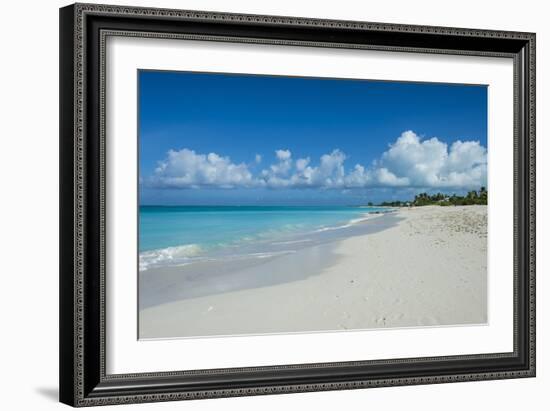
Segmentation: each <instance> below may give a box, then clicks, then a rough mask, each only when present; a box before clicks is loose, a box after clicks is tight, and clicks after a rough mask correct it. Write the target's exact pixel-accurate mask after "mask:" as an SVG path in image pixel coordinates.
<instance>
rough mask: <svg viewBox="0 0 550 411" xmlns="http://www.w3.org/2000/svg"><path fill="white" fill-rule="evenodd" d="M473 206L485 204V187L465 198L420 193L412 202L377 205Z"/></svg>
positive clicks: (392, 202)
mask: <svg viewBox="0 0 550 411" xmlns="http://www.w3.org/2000/svg"><path fill="white" fill-rule="evenodd" d="M474 204H478V205H480V204H485V205H486V204H487V189H486V188H485V187H481V188H480V189H479V191H475V190H473V191H469V192H468V194H466V195H465V196H458V195H456V194H453V195H447V194H442V193H437V194H432V195H429V194H428V193H420V194H417V195H415V196H414V200H412V201H384V202H383V203H380V204H379V205H380V206H383V207H405V206H416V207H421V206H426V205H440V206H458V205H474Z"/></svg>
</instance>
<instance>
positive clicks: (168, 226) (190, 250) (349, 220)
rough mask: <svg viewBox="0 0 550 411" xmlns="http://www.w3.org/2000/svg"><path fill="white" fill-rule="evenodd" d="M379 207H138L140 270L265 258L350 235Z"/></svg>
mask: <svg viewBox="0 0 550 411" xmlns="http://www.w3.org/2000/svg"><path fill="white" fill-rule="evenodd" d="M387 211H388V209H386V208H379V207H337V206H334V207H333V206H327V207H323V206H304V207H297V206H140V209H139V261H140V264H139V265H140V270H141V271H144V270H147V269H149V268H152V267H159V266H165V265H186V264H190V263H193V262H198V261H208V260H217V259H222V258H223V259H228V258H229V259H235V258H266V257H273V256H276V255H278V254H286V253H292V252H295V251H296V250H297V249H299V248H301V247H306V246H311V245H315V244H319V243H323V242H327V241H333V240H335V239H339V238H345V237H347V236H349V235H353V233H354V230H355V231H356V227H357V226H359V225H360V224H358V223H360V222H362V221H364V220H368V219H369V218H371V217H372V214H373V213H375V214H380V213H384V212H387Z"/></svg>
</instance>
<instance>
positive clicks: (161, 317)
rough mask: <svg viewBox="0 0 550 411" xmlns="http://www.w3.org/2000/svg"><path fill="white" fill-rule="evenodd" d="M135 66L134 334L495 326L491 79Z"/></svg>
mask: <svg viewBox="0 0 550 411" xmlns="http://www.w3.org/2000/svg"><path fill="white" fill-rule="evenodd" d="M138 80H139V81H138V93H139V99H138V102H139V106H138V130H139V136H138V137H139V170H138V171H139V182H138V185H139V205H138V207H139V208H138V209H139V224H138V226H139V238H138V244H139V250H138V256H137V263H136V275H137V281H138V307H136V309H137V310H138V338H139V339H143V340H146V339H165V338H193V337H194V338H198V337H216V336H218V337H220V336H224V337H225V336H239V335H261V334H285V333H311V332H344V331H357V330H371V329H384V328H386V329H389V328H402V327H434V326H440V327H442V326H461V325H480V326H481V325H486V324H487V321H488V311H487V221H488V216H487V213H488V211H487V201H488V196H489V195H490V194H489V190H488V179H487V156H488V148H487V86H485V85H474V84H443V83H417V82H399V81H391V82H390V81H374V80H362V79H336V78H312V77H292V76H267V75H249V74H229V73H202V72H176V71H155V70H140V71H139V73H138Z"/></svg>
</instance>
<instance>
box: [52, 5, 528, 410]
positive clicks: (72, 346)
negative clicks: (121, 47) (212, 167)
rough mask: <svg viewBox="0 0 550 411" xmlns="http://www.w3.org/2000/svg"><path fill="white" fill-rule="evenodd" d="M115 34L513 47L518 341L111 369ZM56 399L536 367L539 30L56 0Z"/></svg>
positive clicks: (338, 44)
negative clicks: (317, 358)
mask: <svg viewBox="0 0 550 411" xmlns="http://www.w3.org/2000/svg"><path fill="white" fill-rule="evenodd" d="M112 36H115V37H116V36H121V37H138V38H155V39H191V40H200V41H217V42H229V43H253V44H271V45H287V46H303V47H320V48H338V49H343V50H347V49H356V50H377V51H384V52H406V53H426V54H433V55H448V56H454V55H461V56H464V55H466V56H483V57H488V58H507V59H511V60H513V72H514V79H513V87H514V102H513V104H514V108H513V115H514V121H513V124H514V131H513V135H514V136H513V141H514V148H513V152H514V167H513V168H514V176H513V178H514V182H513V185H514V212H513V213H514V218H513V222H512V221H511V222H510V224H513V227H514V239H513V241H514V246H513V250H514V258H513V261H514V267H513V271H514V274H513V276H514V286H513V290H514V292H513V293H514V296H513V298H514V301H513V350H512V351H511V352H496V353H474V354H468V355H453V356H427V357H417V358H398V359H385V358H379V359H375V360H364V359H362V358H357V359H356V360H354V361H346V362H327V363H304V364H299V363H298V364H277V365H270V366H250V367H236V368H208V369H199V370H196V369H184V370H173V371H160V372H143V373H128V374H109V373H108V372H107V370H106V356H107V355H109V354H108V353H107V344H106V333H107V332H108V330H107V325H106V312H107V310H109V307H108V306H106V275H108V274H107V273H106V258H108V256H107V255H106V244H105V235H106V230H108V225H107V221H108V216H106V208H105V200H106V195H107V191H106V188H105V184H106V160H105V159H106V156H109V153H108V152H107V151H106V144H105V139H106V138H108V136H106V108H105V93H106V88H107V87H108V79H107V78H106V76H107V75H108V73H107V72H106V54H105V50H106V40H107V39H108V38H109V37H112ZM60 101H61V102H60V213H61V222H60V235H61V240H60V241H61V242H60V250H61V251H60V401H61V402H63V403H66V404H69V405H73V406H79V407H80V406H93V405H108V404H125V403H138V402H152V401H172V400H183V399H199V398H217V397H229V396H245V395H260V394H277V393H290V392H303V391H324V390H339V389H356V388H369V387H383V386H397V385H413V384H435V383H448V382H458V381H476V380H489V379H505V378H522V377H534V376H535V34H533V33H523V32H508V31H490V30H477V29H462V28H447V27H428V26H413V25H398V24H385V23H368V22H354V21H336V20H316V19H306V18H294V17H279V16H259V15H241V14H227V13H214V12H200V11H185V10H167V9H152V8H137V7H126V6H107V5H95V4H75V5H71V6H67V7H64V8H62V9H60Z"/></svg>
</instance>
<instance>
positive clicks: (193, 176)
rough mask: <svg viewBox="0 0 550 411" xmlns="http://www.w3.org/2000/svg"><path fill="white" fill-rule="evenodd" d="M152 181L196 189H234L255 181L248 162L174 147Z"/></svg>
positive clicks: (152, 182) (163, 184)
mask: <svg viewBox="0 0 550 411" xmlns="http://www.w3.org/2000/svg"><path fill="white" fill-rule="evenodd" d="M150 183H151V184H152V185H154V186H158V187H173V188H193V187H200V186H216V187H224V188H231V187H235V186H249V185H252V184H253V178H252V174H251V173H250V171H249V170H248V167H247V166H246V165H245V164H234V163H232V162H231V160H230V159H229V157H222V156H220V155H218V154H216V153H210V154H208V155H205V154H197V153H195V151H193V150H189V149H186V148H184V149H182V150H179V151H174V150H170V151H169V152H168V154H167V157H166V159H165V160H163V161H161V162H159V164H158V167H157V168H156V169H155V172H154V174H153V176H152V177H151V181H150Z"/></svg>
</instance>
